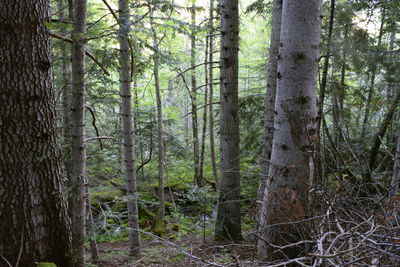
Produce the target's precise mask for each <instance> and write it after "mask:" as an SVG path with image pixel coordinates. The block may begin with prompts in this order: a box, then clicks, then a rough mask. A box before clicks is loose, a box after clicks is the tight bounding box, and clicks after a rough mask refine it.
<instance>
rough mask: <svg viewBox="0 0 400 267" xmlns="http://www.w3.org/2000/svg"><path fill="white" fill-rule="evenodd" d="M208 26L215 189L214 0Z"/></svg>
mask: <svg viewBox="0 0 400 267" xmlns="http://www.w3.org/2000/svg"><path fill="white" fill-rule="evenodd" d="M209 28H210V31H209V33H210V36H209V38H210V39H209V41H210V52H209V63H208V64H209V71H208V72H209V75H210V78H209V82H210V86H209V90H210V97H209V107H208V108H209V113H210V115H209V116H210V122H209V129H210V158H211V166H212V170H213V175H214V180H215V186H216V188H217V190H219V179H218V168H217V161H216V159H215V140H214V105H213V103H214V102H213V101H214V70H213V66H214V65H213V61H214V36H213V34H214V0H210V21H209Z"/></svg>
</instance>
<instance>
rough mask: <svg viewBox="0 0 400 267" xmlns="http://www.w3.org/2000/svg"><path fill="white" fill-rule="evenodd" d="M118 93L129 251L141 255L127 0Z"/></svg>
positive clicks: (122, 0) (124, 0) (123, 11)
mask: <svg viewBox="0 0 400 267" xmlns="http://www.w3.org/2000/svg"><path fill="white" fill-rule="evenodd" d="M118 7H119V25H120V26H119V27H120V29H119V47H120V51H119V53H120V94H121V107H122V132H123V143H124V163H125V179H126V186H127V197H128V203H127V207H128V226H129V253H130V255H132V256H135V257H138V256H140V234H139V211H138V203H137V190H136V172H135V147H134V145H135V143H134V132H133V124H132V122H133V117H132V93H131V73H130V64H129V63H130V60H129V58H130V52H129V43H128V38H129V24H128V18H129V8H128V1H127V0H119V1H118Z"/></svg>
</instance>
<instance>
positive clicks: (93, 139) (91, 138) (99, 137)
mask: <svg viewBox="0 0 400 267" xmlns="http://www.w3.org/2000/svg"><path fill="white" fill-rule="evenodd" d="M101 139H114V137H111V136H95V137H90V138H86V139H85V142H90V141H95V140H101Z"/></svg>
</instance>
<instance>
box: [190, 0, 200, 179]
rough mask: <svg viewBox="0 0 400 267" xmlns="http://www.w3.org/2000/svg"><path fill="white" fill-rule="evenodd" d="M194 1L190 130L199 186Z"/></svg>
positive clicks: (191, 11)
mask: <svg viewBox="0 0 400 267" xmlns="http://www.w3.org/2000/svg"><path fill="white" fill-rule="evenodd" d="M195 4H196V1H192V7H191V8H190V13H191V15H192V23H191V27H192V33H191V35H190V44H191V49H190V67H191V69H192V70H191V81H192V92H191V98H190V99H191V101H192V112H191V114H192V132H193V158H194V181H195V184H196V185H198V186H201V185H202V184H203V182H202V181H201V177H200V151H199V143H200V142H199V124H198V119H197V89H196V88H197V83H196V67H195V66H196V30H195V27H196V6H195Z"/></svg>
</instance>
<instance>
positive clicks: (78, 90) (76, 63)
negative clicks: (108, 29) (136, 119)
mask: <svg viewBox="0 0 400 267" xmlns="http://www.w3.org/2000/svg"><path fill="white" fill-rule="evenodd" d="M86 10H87V3H86V0H75V1H74V29H73V32H72V42H73V43H72V105H71V106H72V117H71V119H72V151H71V156H72V177H71V178H72V253H73V260H74V266H76V267H83V266H84V265H85V258H84V256H85V247H84V245H85V215H86V211H85V175H86V173H85V172H86V146H85V124H84V106H85V41H86V39H85V34H86Z"/></svg>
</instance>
